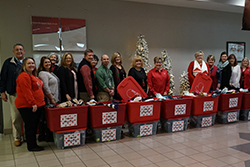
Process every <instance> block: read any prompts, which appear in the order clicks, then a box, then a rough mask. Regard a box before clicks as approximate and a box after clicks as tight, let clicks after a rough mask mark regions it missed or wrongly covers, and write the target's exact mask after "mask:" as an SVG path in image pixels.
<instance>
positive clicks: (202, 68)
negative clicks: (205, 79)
mask: <svg viewBox="0 0 250 167" xmlns="http://www.w3.org/2000/svg"><path fill="white" fill-rule="evenodd" d="M200 72H205V73H208V69H207V65H206V63H205V62H204V61H203V60H202V66H200V64H199V63H198V61H197V60H195V61H194V69H193V75H194V76H196V75H197V74H198V73H200Z"/></svg>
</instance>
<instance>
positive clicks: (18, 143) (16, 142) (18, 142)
mask: <svg viewBox="0 0 250 167" xmlns="http://www.w3.org/2000/svg"><path fill="white" fill-rule="evenodd" d="M14 145H15V146H17V147H18V146H21V145H22V142H20V141H18V140H17V141H15V142H14Z"/></svg>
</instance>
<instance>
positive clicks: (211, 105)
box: [203, 101, 214, 112]
mask: <svg viewBox="0 0 250 167" xmlns="http://www.w3.org/2000/svg"><path fill="white" fill-rule="evenodd" d="M213 108H214V101H205V102H204V104H203V112H205V111H213Z"/></svg>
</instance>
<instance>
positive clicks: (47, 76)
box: [38, 71, 60, 104]
mask: <svg viewBox="0 0 250 167" xmlns="http://www.w3.org/2000/svg"><path fill="white" fill-rule="evenodd" d="M38 77H39V78H40V79H41V80H42V81H43V83H44V85H43V91H44V93H45V95H49V94H51V95H52V97H53V99H54V100H55V102H56V103H57V102H59V85H60V81H59V79H58V77H57V76H56V75H55V74H54V73H49V72H48V71H40V72H39V74H38ZM46 100H47V103H48V104H49V103H50V100H49V98H48V97H47V96H46Z"/></svg>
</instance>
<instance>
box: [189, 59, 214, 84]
mask: <svg viewBox="0 0 250 167" xmlns="http://www.w3.org/2000/svg"><path fill="white" fill-rule="evenodd" d="M205 63H206V62H205ZM206 65H207V70H208V76H210V68H209V65H208V64H207V63H206ZM193 69H194V61H192V62H191V63H190V64H189V66H188V79H189V83H190V87H192V84H193V82H194V78H195V76H194V75H193Z"/></svg>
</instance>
